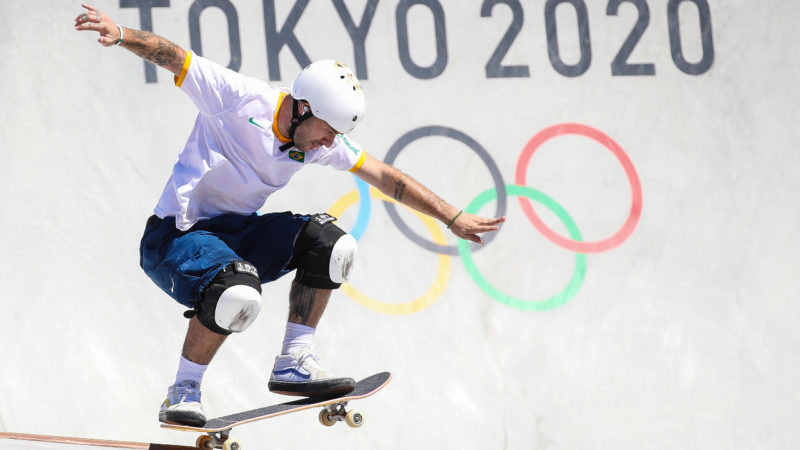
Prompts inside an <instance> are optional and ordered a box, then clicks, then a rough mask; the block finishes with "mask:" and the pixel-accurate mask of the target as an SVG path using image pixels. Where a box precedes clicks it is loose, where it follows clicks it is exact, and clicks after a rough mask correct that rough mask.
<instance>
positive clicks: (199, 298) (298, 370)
mask: <svg viewBox="0 0 800 450" xmlns="http://www.w3.org/2000/svg"><path fill="white" fill-rule="evenodd" d="M82 6H83V8H85V10H86V11H85V12H83V13H82V14H80V15H79V16H78V17H77V18H76V19H75V29H76V30H78V31H95V32H97V33H99V38H98V42H99V43H100V44H101V45H103V46H105V47H112V46H120V47H122V48H125V49H126V50H129V51H131V52H132V53H134V54H136V55H137V56H139V57H141V58H143V59H145V60H147V61H150V62H152V63H154V64H156V65H158V66H160V67H163V68H164V69H166V70H168V71H170V72H172V73H173V74H174V75H175V85H176V86H177V87H178V88H179V89H180V90H181V91H183V92H184V93H185V94H186V95H188V96H189V98H190V99H191V101H192V102H193V103H194V104H195V106H196V107H197V108H198V110H199V114H198V116H197V119H196V121H195V125H194V129H193V130H192V132H191V133H190V135H189V138H188V140H187V142H186V144H185V146H184V148H183V150H182V151H181V153H180V155H179V157H178V161H177V162H176V163H175V165H174V167H173V170H172V174H171V176H170V178H169V180H168V181H167V183H166V186H165V188H164V191H163V193H162V195H161V197H160V199H159V201H158V203H157V205H156V207H155V210H154V215H153V216H151V217H150V218H149V220H148V221H147V224H146V226H145V231H144V235H143V236H142V240H141V245H140V264H141V267H142V269H143V270H144V271H145V273H146V274H147V275H148V276H149V277H150V278H151V279H152V280H153V281H154V282H155V283H156V284H157V285H158V286H159V287H160V288H161V289H162V290H163V291H164V292H166V293H167V294H168V295H169V296H170V297H172V298H173V299H174V300H176V301H178V302H179V303H181V304H182V305H185V306H186V307H187V308H189V309H190V311H188V312H187V314H186V316H187V317H189V318H190V321H189V327H188V331H187V333H186V338H185V341H184V344H183V349H182V352H181V358H180V362H179V367H178V372H177V374H176V377H175V383H174V384H173V385H172V386H170V387H169V388H168V391H167V399H166V400H165V401H164V403H163V405H162V406H161V410H160V412H159V420H161V421H162V422H173V423H180V424H186V425H196V426H197V425H202V424H204V423H205V421H206V417H205V414H204V412H203V408H202V406H201V403H200V400H201V395H200V384H201V381H202V377H203V374H204V372H205V370H206V368H207V366H208V364H209V363H210V362H211V360H212V358H213V356H214V354H215V353H216V352H217V350H218V349H219V347H220V346H221V345H222V343H223V342H224V341H225V339H226V337H227V336H228V335H230V334H231V333H234V332H237V333H238V332H242V331H244V330H246V329H247V328H248V326H249V325H250V324H251V323H252V322H253V320H255V318H256V316H257V315H258V312H259V310H260V307H261V285H262V284H264V283H268V282H271V281H274V280H276V279H278V278H280V277H282V276H283V275H285V274H287V273H289V272H291V271H293V270H294V271H296V273H295V278H294V281H293V282H292V286H291V289H290V292H289V305H290V306H289V318H288V322H287V325H286V332H285V336H284V341H283V346H282V351H281V354H280V355H279V356H278V357H276V358H275V365H274V367H273V370H272V374H271V376H270V380H269V385H268V387H269V389H270V390H271V391H273V392H278V393H282V394H288V395H299V396H308V397H331V396H336V395H342V394H346V393H348V392H350V391H352V390H353V387H354V385H355V382H354V380H353V379H352V378H348V377H339V376H336V375H334V374H332V373H330V372H329V371H328V370H326V369H325V366H324V364H323V363H322V361H321V359H320V358H319V357H318V356H317V355H316V354H315V353H314V351H313V345H312V344H313V336H314V333H315V330H316V328H317V325H318V323H319V321H320V318H321V317H322V314H323V312H324V311H325V308H326V306H327V304H328V300H329V298H330V296H331V292H332V289H336V288H338V287H339V286H340V284H341V283H343V282H345V281H347V280H348V278H349V275H350V271H351V269H352V263H353V261H354V258H355V254H356V250H357V246H356V242H355V239H353V237H352V236H350V235H349V234H347V233H346V232H344V231H343V230H341V229H340V228H339V227H337V226H336V225H334V224H333V221H334V220H335V218H333V217H331V216H329V215H327V214H314V215H301V214H293V213H291V212H280V213H270V214H263V215H258V214H257V213H256V212H257V211H258V210H259V209H260V208H261V207H262V206H263V205H264V203H265V202H266V200H267V198H268V197H269V196H270V195H271V194H272V193H273V192H275V191H277V190H279V189H281V188H283V187H284V186H286V184H287V183H288V182H289V179H290V178H291V177H292V175H293V174H294V173H296V172H297V171H298V170H299V169H301V168H302V167H303V166H304V165H307V164H322V165H327V166H331V167H333V168H335V169H338V170H349V171H351V172H353V173H355V175H356V176H358V177H359V178H361V179H362V180H364V181H366V182H367V183H369V184H371V185H373V186H375V187H376V188H377V189H379V190H380V191H381V192H383V193H385V194H387V195H390V196H392V197H393V198H394V199H395V200H397V201H398V202H401V203H403V204H405V205H407V206H409V207H411V208H413V209H415V210H417V211H420V212H422V213H425V214H427V215H430V216H432V217H434V218H437V219H438V220H440V221H442V222H443V223H445V224H446V225H447V226H448V228H449V229H450V230H451V231H452V232H453V234H455V235H456V236H458V237H460V238H462V239H467V240H470V241H473V242H478V243H483V240H482V239H481V237H480V236H479V235H478V234H479V233H484V232H487V231H492V230H497V229H498V226H499V224H500V223H501V222H503V221H504V220H505V218H504V217H500V218H483V217H478V216H475V215H472V214H468V213H465V212H462V211H459V210H458V209H457V208H456V207H454V206H452V205H450V204H449V203H447V202H445V201H444V200H442V199H441V198H439V197H438V196H436V195H435V194H434V193H433V192H431V191H430V190H428V189H427V188H425V187H424V186H422V185H421V184H420V183H419V182H417V181H415V180H414V179H413V178H411V177H410V176H408V175H406V174H404V173H402V172H401V171H399V170H398V169H396V168H394V167H392V166H390V165H387V164H385V163H383V162H381V161H379V160H377V159H375V158H373V157H372V156H370V155H368V154H367V153H366V152H364V151H363V150H362V148H361V147H360V146H359V145H358V144H357V143H356V142H354V141H353V140H352V139H350V138H349V137H347V135H346V133H349V132H351V131H352V130H353V129H354V128H355V127H356V125H358V123H359V122H360V121H361V120H362V119H363V117H364V109H365V102H364V93H363V91H362V89H361V86H360V85H359V82H358V80H357V79H356V77H355V76H354V75H353V73H352V71H351V70H350V69H349V68H348V67H347V66H345V65H344V64H341V63H338V62H335V61H333V60H323V61H317V62H315V63H313V64H311V65H309V66H308V67H306V68H305V69H303V71H302V72H301V73H300V74H299V75H298V76H297V78H296V79H295V80H294V82H293V83H292V87H291V89H290V90H288V89H279V88H276V87H273V86H271V85H269V84H267V83H266V82H264V81H261V80H258V79H254V78H249V77H245V76H242V75H240V74H238V73H236V72H234V71H231V70H229V69H226V68H224V67H222V66H220V65H218V64H216V63H214V62H212V61H209V60H207V59H205V58H202V57H201V56H199V55H197V54H194V53H192V52H191V51H187V50H184V49H183V48H181V47H180V46H178V45H176V44H174V43H172V42H170V41H169V40H167V39H165V38H163V37H160V36H157V35H155V34H153V33H150V32H147V31H141V30H134V29H130V28H124V27H122V26H119V25H117V24H116V23H114V22H113V21H112V20H111V19H110V18H109V17H108V15H106V14H105V13H103V12H101V11H99V10H98V9H97V8H94V7H92V6H89V5H86V4H83V5H82ZM312 188H313V187H312Z"/></svg>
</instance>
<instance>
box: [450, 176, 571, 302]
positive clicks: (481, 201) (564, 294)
mask: <svg viewBox="0 0 800 450" xmlns="http://www.w3.org/2000/svg"><path fill="white" fill-rule="evenodd" d="M506 192H507V193H508V195H516V196H520V195H521V196H524V197H528V198H529V199H531V200H534V201H536V202H539V203H541V204H542V205H544V206H545V207H547V208H548V209H549V210H550V211H553V212H554V213H555V214H556V216H558V218H559V219H560V220H561V222H562V223H563V224H564V225H565V226H566V227H567V231H569V235H570V237H571V238H572V239H573V240H575V241H579V242H582V241H583V238H582V237H581V233H580V231H578V227H577V225H575V222H574V221H573V220H572V217H570V216H569V214H567V212H566V211H565V210H564V208H562V207H561V205H559V204H558V203H556V202H555V200H553V199H552V198H550V197H548V196H547V195H545V194H543V193H541V192H539V191H537V190H535V189H532V188H529V187H527V186H518V185H514V184H509V185H506ZM496 198H497V189H495V188H490V189H487V190H485V191H483V192H481V193H480V194H479V195H478V196H477V197H475V199H474V200H472V202H471V203H470V204H469V205H467V207H466V208H465V209H464V211H466V212H468V213H470V214H475V213H477V212H478V210H479V209H480V208H481V207H482V206H483V205H485V204H486V203H488V202H490V201H492V200H494V199H496ZM458 253H459V254H460V255H461V260H462V261H463V262H464V267H465V268H466V269H467V273H469V275H470V277H472V279H473V280H474V281H475V283H477V284H478V287H480V288H481V289H482V290H483V291H484V292H486V293H487V294H489V296H491V297H492V298H493V299H495V300H497V301H498V302H500V303H502V304H504V305H507V306H510V307H512V308H516V309H519V310H522V311H546V310H550V309H554V308H557V307H559V306H562V305H563V304H564V303H567V301H569V300H570V299H571V298H572V297H574V296H575V294H577V293H578V290H579V289H580V287H581V285H582V284H583V280H584V278H585V277H586V255H585V254H583V253H575V270H574V271H573V272H572V279H570V281H569V283H568V284H567V287H566V288H564V290H562V291H561V292H559V293H558V294H556V295H555V296H553V297H550V298H548V299H545V300H537V301H529V300H523V299H520V298H516V297H513V296H511V295H508V294H505V293H503V292H501V291H500V290H499V289H497V288H495V287H494V286H492V285H491V283H489V282H488V281H486V278H484V277H483V275H481V273H480V272H479V271H478V268H477V266H476V265H475V261H474V260H473V259H472V251H471V250H470V248H469V243H468V242H467V241H466V240H464V239H459V241H458Z"/></svg>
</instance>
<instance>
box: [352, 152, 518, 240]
mask: <svg viewBox="0 0 800 450" xmlns="http://www.w3.org/2000/svg"><path fill="white" fill-rule="evenodd" d="M355 174H356V175H357V176H358V177H359V178H361V179H362V180H364V181H366V182H367V183H369V184H371V185H373V186H375V187H376V188H378V190H380V191H381V192H383V193H384V194H386V195H388V196H390V197H392V198H393V199H395V200H397V201H398V202H400V203H402V204H404V205H406V206H408V207H410V208H413V209H415V210H417V211H419V212H421V213H424V214H427V215H429V216H431V217H434V218H436V219H439V220H440V221H442V222H443V223H444V224H450V222H451V221H452V222H453V223H452V224H450V226H449V228H450V231H452V232H453V234H455V235H456V236H458V237H460V238H462V239H466V240H469V241H473V242H478V243H480V244H483V239H481V237H480V236H478V233H485V232H487V231H494V230H496V229H498V228H499V225H500V224H501V223H503V222H505V221H506V218H505V217H497V218H485V217H479V216H476V215H473V214H469V213H466V212H462V213H459V210H458V208H456V207H455V206H453V205H451V204H449V203H447V202H446V201H444V200H442V199H441V198H440V197H439V196H437V195H436V194H434V193H433V192H431V191H430V190H429V189H428V188H426V187H425V186H423V185H422V184H420V183H419V182H418V181H417V180H415V179H413V178H411V177H410V176H408V175H406V174H405V173H403V172H401V171H400V170H399V169H397V168H395V167H393V166H390V165H389V164H386V163H384V162H383V161H379V160H377V159H375V158H373V157H372V156H370V155H369V154H367V155H366V160H365V161H364V164H363V165H362V166H361V167H360V168H359V169H358V170H357V171H356V173H355ZM456 216H458V217H457V218H456ZM453 218H456V219H455V220H453Z"/></svg>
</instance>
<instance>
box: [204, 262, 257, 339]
mask: <svg viewBox="0 0 800 450" xmlns="http://www.w3.org/2000/svg"><path fill="white" fill-rule="evenodd" d="M260 310H261V282H260V280H259V277H258V271H257V270H256V268H255V267H254V266H253V265H252V264H250V263H248V262H247V261H234V262H232V263H231V264H229V265H227V266H225V268H223V269H222V270H221V271H220V272H219V273H218V274H217V275H216V276H215V277H214V279H213V280H211V283H210V284H209V285H208V287H206V289H205V291H204V292H203V296H202V299H201V301H200V304H199V305H198V306H197V318H198V319H199V320H200V323H202V324H203V325H204V326H205V327H206V328H208V329H209V330H211V331H213V332H215V333H217V334H222V335H228V334H231V333H239V332H242V331H244V330H246V329H247V328H248V327H249V326H250V325H251V324H252V323H253V321H254V320H255V319H256V317H257V316H258V313H259V311H260Z"/></svg>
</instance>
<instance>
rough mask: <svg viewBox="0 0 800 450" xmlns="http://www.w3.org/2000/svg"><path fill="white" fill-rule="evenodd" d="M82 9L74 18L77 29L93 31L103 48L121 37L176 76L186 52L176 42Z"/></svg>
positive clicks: (126, 44) (128, 46)
mask: <svg viewBox="0 0 800 450" xmlns="http://www.w3.org/2000/svg"><path fill="white" fill-rule="evenodd" d="M81 6H83V7H84V8H86V10H87V11H86V12H84V13H83V14H81V15H79V16H78V17H76V18H75V29H76V30H78V31H97V32H98V33H100V37H99V38H98V39H97V42H99V43H100V44H102V45H103V46H105V47H110V46H112V45H116V44H117V43H118V42H119V40H120V37H123V39H122V43H121V44H120V45H121V46H122V47H124V48H126V49H128V50H130V51H131V52H133V53H134V54H136V55H138V56H139V57H141V58H144V59H146V60H147V61H150V62H152V63H153V64H156V65H159V66H161V67H163V68H165V69H167V70H169V71H170V72H172V73H174V74H175V75H180V73H181V69H182V68H183V61H184V59H186V51H185V50H184V49H183V48H181V47H179V46H178V45H176V44H174V43H172V42H170V41H169V40H167V39H164V38H163V37H161V36H157V35H155V34H153V33H151V32H149V31H141V30H134V29H130V28H124V27H119V26H117V24H116V23H114V21H112V20H111V18H109V17H108V15H107V14H106V13H104V12H102V11H100V10H98V9H97V8H95V7H94V6H90V5H87V4H85V3H84V4H82V5H81Z"/></svg>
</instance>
